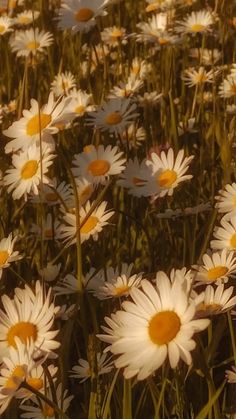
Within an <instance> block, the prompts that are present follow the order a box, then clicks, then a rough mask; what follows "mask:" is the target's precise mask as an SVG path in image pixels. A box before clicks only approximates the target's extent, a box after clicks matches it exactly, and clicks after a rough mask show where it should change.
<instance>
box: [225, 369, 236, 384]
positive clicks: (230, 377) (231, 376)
mask: <svg viewBox="0 0 236 419" xmlns="http://www.w3.org/2000/svg"><path fill="white" fill-rule="evenodd" d="M225 377H226V378H227V381H228V383H233V384H234V383H236V366H235V365H232V367H231V370H226V371H225Z"/></svg>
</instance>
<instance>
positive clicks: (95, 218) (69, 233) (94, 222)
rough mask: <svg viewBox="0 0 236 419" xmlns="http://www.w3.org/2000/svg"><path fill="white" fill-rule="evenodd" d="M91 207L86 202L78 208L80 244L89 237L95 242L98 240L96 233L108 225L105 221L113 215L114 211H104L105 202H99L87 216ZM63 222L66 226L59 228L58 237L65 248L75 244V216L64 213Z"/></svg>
mask: <svg viewBox="0 0 236 419" xmlns="http://www.w3.org/2000/svg"><path fill="white" fill-rule="evenodd" d="M91 206H92V205H91V204H90V202H89V201H87V202H86V204H85V206H84V207H81V208H80V239H81V243H83V242H84V241H86V240H88V239H89V238H90V237H92V238H93V239H94V240H95V241H96V240H98V233H100V232H101V231H102V229H103V227H104V226H106V225H107V224H108V222H107V220H109V218H111V216H112V215H113V214H114V211H110V210H106V206H107V202H106V201H103V202H101V204H100V205H99V206H97V207H96V208H95V209H94V210H93V211H92V213H91V214H89V213H90V210H91ZM88 214H89V216H88ZM64 221H65V222H66V225H62V226H61V228H60V233H59V237H60V238H61V239H64V240H65V241H67V246H70V245H72V244H74V243H76V215H75V214H73V213H66V214H65V215H64Z"/></svg>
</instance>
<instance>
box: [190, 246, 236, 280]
mask: <svg viewBox="0 0 236 419" xmlns="http://www.w3.org/2000/svg"><path fill="white" fill-rule="evenodd" d="M202 261H203V264H201V265H196V266H193V268H194V269H195V270H196V274H195V281H197V282H200V283H204V284H210V283H212V282H214V283H216V284H220V283H221V282H228V279H229V277H231V276H232V277H235V276H236V256H235V254H234V252H233V251H232V252H230V251H227V249H223V250H221V251H218V252H211V253H210V252H208V253H205V254H204V255H203V256H202Z"/></svg>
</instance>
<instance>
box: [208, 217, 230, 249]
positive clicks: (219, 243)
mask: <svg viewBox="0 0 236 419" xmlns="http://www.w3.org/2000/svg"><path fill="white" fill-rule="evenodd" d="M220 224H221V227H215V228H214V231H213V236H214V238H215V239H216V240H211V243H210V244H211V248H212V249H217V250H218V249H224V248H226V249H228V250H236V216H233V217H231V218H230V220H228V221H226V220H224V218H222V219H221V222H220Z"/></svg>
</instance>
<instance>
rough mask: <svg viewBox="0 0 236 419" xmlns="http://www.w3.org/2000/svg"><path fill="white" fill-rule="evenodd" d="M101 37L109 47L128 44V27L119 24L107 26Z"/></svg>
mask: <svg viewBox="0 0 236 419" xmlns="http://www.w3.org/2000/svg"><path fill="white" fill-rule="evenodd" d="M101 38H102V41H103V42H104V44H106V45H108V46H109V47H117V46H119V45H121V44H122V45H125V44H127V36H126V29H125V28H122V27H119V26H112V27H109V28H105V29H104V30H103V31H102V32H101Z"/></svg>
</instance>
